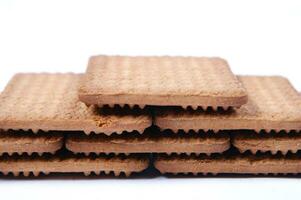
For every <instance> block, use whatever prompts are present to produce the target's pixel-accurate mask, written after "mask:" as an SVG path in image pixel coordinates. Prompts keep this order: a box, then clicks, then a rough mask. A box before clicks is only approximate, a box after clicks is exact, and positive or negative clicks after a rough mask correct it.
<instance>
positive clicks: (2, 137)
mask: <svg viewBox="0 0 301 200" xmlns="http://www.w3.org/2000/svg"><path fill="white" fill-rule="evenodd" d="M63 143H64V137H63V136H62V135H60V134H54V133H50V134H33V133H28V132H22V131H18V132H12V131H10V132H5V131H0V155H2V154H3V153H7V154H9V155H12V154H14V153H17V154H22V153H27V154H29V155H30V154H32V153H38V154H39V155H41V154H42V153H55V152H56V151H58V150H59V149H61V148H62V147H63Z"/></svg>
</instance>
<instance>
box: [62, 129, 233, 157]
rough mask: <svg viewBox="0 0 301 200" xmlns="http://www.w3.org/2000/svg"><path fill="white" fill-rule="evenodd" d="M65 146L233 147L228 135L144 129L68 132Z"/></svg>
mask: <svg viewBox="0 0 301 200" xmlns="http://www.w3.org/2000/svg"><path fill="white" fill-rule="evenodd" d="M66 148H67V149H68V150H70V151H72V152H74V153H85V154H89V153H106V154H110V153H115V154H119V153H125V154H129V153H166V154H172V153H176V154H181V153H185V154H200V153H206V154H211V153H222V152H224V151H226V150H228V149H229V148H230V137H229V135H226V134H219V135H213V134H204V133H200V134H195V133H193V134H188V133H182V134H174V133H171V132H170V131H165V132H163V133H157V132H151V131H150V132H145V133H143V134H142V135H140V134H136V135H134V134H131V135H127V134H122V135H114V136H113V135H111V136H107V135H104V134H99V135H89V136H87V135H84V134H69V135H68V137H67V139H66Z"/></svg>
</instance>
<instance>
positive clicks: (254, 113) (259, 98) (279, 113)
mask: <svg viewBox="0 0 301 200" xmlns="http://www.w3.org/2000/svg"><path fill="white" fill-rule="evenodd" d="M239 79H240V80H241V81H242V83H243V85H244V87H245V88H246V90H247V92H248V97H249V101H248V103H247V104H246V105H243V106H242V107H241V108H240V109H237V110H233V109H232V110H228V111H226V112H212V111H207V112H202V111H193V110H183V109H176V108H172V109H170V108H161V109H160V108H158V110H157V115H156V117H155V125H157V126H159V127H160V128H161V129H172V130H173V131H177V130H179V129H183V130H185V131H188V130H190V129H193V130H200V129H203V130H214V131H218V130H235V129H249V130H255V131H260V130H266V131H271V130H275V131H280V130H285V131H290V130H301V109H300V108H301V98H300V95H299V94H298V92H297V91H296V90H295V89H294V88H293V86H292V85H291V84H290V82H289V81H288V80H287V79H285V78H283V77H277V76H262V77H260V76H239Z"/></svg>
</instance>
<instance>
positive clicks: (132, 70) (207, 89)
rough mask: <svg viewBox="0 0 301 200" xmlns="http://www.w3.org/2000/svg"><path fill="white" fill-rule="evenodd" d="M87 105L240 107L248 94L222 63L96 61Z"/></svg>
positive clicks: (85, 91) (85, 87)
mask: <svg viewBox="0 0 301 200" xmlns="http://www.w3.org/2000/svg"><path fill="white" fill-rule="evenodd" d="M79 99H80V100H81V101H83V102H84V103H86V104H97V105H104V104H109V105H113V104H119V105H124V104H129V105H139V106H141V107H144V106H145V105H154V106H182V107H188V106H191V107H192V108H197V107H198V106H200V107H203V108H207V107H209V106H212V107H219V106H220V107H239V106H241V105H243V104H245V103H246V102H247V94H246V91H245V89H244V88H243V86H242V84H241V83H240V82H239V80H238V79H237V78H236V77H235V75H233V73H232V72H231V70H230V68H229V66H228V64H227V62H226V61H225V60H223V59H221V58H207V57H170V56H162V57H156V56H151V57H146V56H145V57H143V56H137V57H130V56H93V57H91V58H90V60H89V64H88V68H87V71H86V74H85V76H84V78H83V81H82V83H81V86H80V89H79Z"/></svg>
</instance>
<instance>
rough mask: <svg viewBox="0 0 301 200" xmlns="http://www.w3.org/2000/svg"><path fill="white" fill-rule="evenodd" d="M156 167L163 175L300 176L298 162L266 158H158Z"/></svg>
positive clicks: (293, 157) (293, 159) (300, 167)
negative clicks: (289, 174) (290, 174)
mask: <svg viewBox="0 0 301 200" xmlns="http://www.w3.org/2000/svg"><path fill="white" fill-rule="evenodd" d="M155 167H156V168H157V169H158V170H159V171H160V172H161V173H163V174H164V173H172V174H178V173H184V174H185V173H193V174H195V175H196V174H208V173H212V174H269V173H271V174H288V173H292V174H297V173H301V158H300V157H297V156H290V157H285V156H281V157H279V156H277V157H276V156H265V155H259V156H257V155H256V156H254V155H250V156H243V155H239V156H233V157H228V158H227V157H223V156H216V157H207V156H203V157H189V156H159V157H158V158H157V159H156V161H155Z"/></svg>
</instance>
